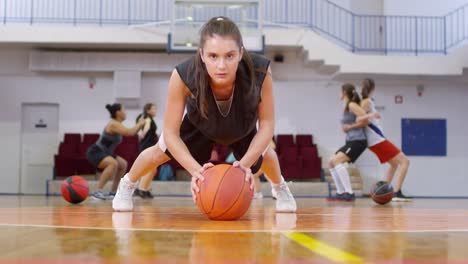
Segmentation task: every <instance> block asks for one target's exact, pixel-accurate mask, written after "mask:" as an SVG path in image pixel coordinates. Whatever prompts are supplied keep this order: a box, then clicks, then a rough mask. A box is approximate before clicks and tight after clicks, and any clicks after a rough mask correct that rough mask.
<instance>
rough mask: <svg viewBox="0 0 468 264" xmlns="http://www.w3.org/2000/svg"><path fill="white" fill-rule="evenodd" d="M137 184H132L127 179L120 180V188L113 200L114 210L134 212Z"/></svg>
mask: <svg viewBox="0 0 468 264" xmlns="http://www.w3.org/2000/svg"><path fill="white" fill-rule="evenodd" d="M135 186H136V184H135V183H131V182H130V181H129V180H127V179H126V178H125V177H123V178H122V179H120V183H119V188H117V193H116V194H115V197H114V199H113V200H112V208H114V210H115V211H121V212H125V211H132V210H133V200H132V196H133V192H134V191H135Z"/></svg>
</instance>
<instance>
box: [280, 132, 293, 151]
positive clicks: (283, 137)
mask: <svg viewBox="0 0 468 264" xmlns="http://www.w3.org/2000/svg"><path fill="white" fill-rule="evenodd" d="M292 146H295V144H294V136H293V135H292V134H291V135H290V134H280V135H278V136H276V152H278V154H281V151H282V149H283V148H286V147H292Z"/></svg>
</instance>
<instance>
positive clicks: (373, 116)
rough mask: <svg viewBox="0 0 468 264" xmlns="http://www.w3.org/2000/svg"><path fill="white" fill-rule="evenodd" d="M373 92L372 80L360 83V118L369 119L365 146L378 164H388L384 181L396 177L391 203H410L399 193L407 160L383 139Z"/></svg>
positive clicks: (390, 143) (390, 180)
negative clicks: (377, 160)
mask: <svg viewBox="0 0 468 264" xmlns="http://www.w3.org/2000/svg"><path fill="white" fill-rule="evenodd" d="M374 92H375V83H374V80H372V79H364V80H363V82H362V98H363V100H362V101H361V107H362V108H363V109H364V110H365V111H366V113H367V115H365V116H363V117H360V118H369V121H370V122H369V125H368V126H367V127H366V128H365V132H366V137H367V146H368V148H369V149H370V150H371V151H372V152H374V154H375V155H376V156H377V157H378V158H379V160H380V163H382V164H384V163H388V164H389V165H390V167H389V168H388V171H387V174H386V176H385V181H387V182H390V183H391V182H392V180H393V177H394V175H395V173H396V175H397V176H396V179H395V184H394V186H393V189H394V191H395V193H394V195H393V201H410V200H411V199H410V198H409V197H406V196H405V195H403V193H402V192H401V186H402V185H403V181H404V180H405V177H406V173H407V172H408V167H409V160H408V158H407V157H406V155H405V154H404V153H403V152H402V151H401V150H400V149H398V148H397V147H396V146H395V145H394V144H393V143H392V142H390V141H389V140H388V139H386V138H385V136H384V134H383V132H382V128H381V127H380V125H379V119H380V115H379V113H378V112H377V110H376V109H375V104H374V101H373V99H372V97H371V96H372V95H373V93H374ZM356 121H359V120H356ZM397 171H398V172H397Z"/></svg>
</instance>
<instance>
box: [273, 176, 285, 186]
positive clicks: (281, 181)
mask: <svg viewBox="0 0 468 264" xmlns="http://www.w3.org/2000/svg"><path fill="white" fill-rule="evenodd" d="M284 183H285V181H284V178H283V175H281V180H280V182H279V183H271V188H275V189H278V188H279V186H280V185H281V184H284Z"/></svg>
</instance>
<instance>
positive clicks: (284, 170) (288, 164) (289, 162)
mask: <svg viewBox="0 0 468 264" xmlns="http://www.w3.org/2000/svg"><path fill="white" fill-rule="evenodd" d="M279 162H280V166H281V174H282V175H283V177H284V179H286V180H288V179H300V178H301V175H302V173H301V171H302V168H301V167H302V166H301V163H300V159H299V153H298V149H297V147H295V146H292V147H284V148H283V149H282V150H281V154H280V155H279Z"/></svg>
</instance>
